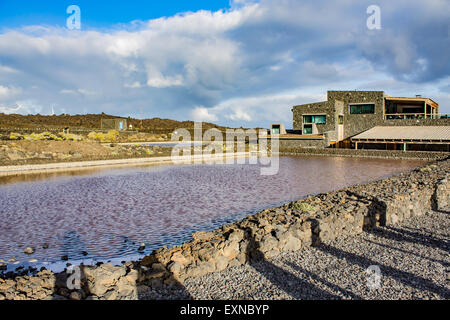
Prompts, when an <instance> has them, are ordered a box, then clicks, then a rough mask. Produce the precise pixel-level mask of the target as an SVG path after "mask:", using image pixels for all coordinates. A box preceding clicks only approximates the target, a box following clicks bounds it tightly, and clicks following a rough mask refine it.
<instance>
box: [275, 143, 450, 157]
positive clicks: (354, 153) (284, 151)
mask: <svg viewBox="0 0 450 320" xmlns="http://www.w3.org/2000/svg"><path fill="white" fill-rule="evenodd" d="M279 152H280V154H281V155H304V156H307V155H313V156H317V155H319V156H331V157H355V158H380V159H422V160H442V159H445V158H447V157H448V156H449V153H448V152H428V151H407V152H404V151H400V150H368V149H366V150H364V149H358V150H355V149H340V148H324V149H322V148H308V147H307V148H303V147H299V146H298V145H296V143H295V142H291V144H290V145H287V146H284V145H283V147H282V145H281V143H280V148H279Z"/></svg>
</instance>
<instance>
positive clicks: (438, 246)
mask: <svg viewBox="0 0 450 320" xmlns="http://www.w3.org/2000/svg"><path fill="white" fill-rule="evenodd" d="M449 209H450V208H449ZM449 211H450V210H448V211H446V212H435V211H434V212H429V213H428V214H426V215H424V216H422V217H416V218H412V219H409V220H408V221H404V222H403V223H401V224H398V225H396V226H391V227H383V228H380V229H378V230H376V231H373V232H370V233H363V234H361V235H359V236H356V237H346V238H344V237H343V238H340V239H338V240H335V241H332V242H330V243H326V244H322V245H320V246H319V247H310V248H305V249H302V250H300V251H296V252H289V253H283V254H281V255H280V256H278V257H276V258H273V259H268V260H264V261H259V262H257V263H252V264H251V265H244V266H239V267H233V268H230V269H227V270H225V271H222V272H219V273H214V274H208V275H206V276H203V277H200V278H196V279H189V280H187V281H186V283H185V287H184V288H183V289H181V290H172V291H167V290H161V291H159V292H145V293H142V298H145V299H180V298H194V299H245V300H247V299H450V281H449V280H450V277H449V271H450V270H449V269H450V268H449V267H450V255H449V251H450V212H449ZM369 266H378V268H379V270H380V272H381V276H380V278H377V277H376V275H374V274H373V273H371V274H368V273H367V272H366V269H367V268H368V267H369ZM373 268H374V270H375V269H376V268H377V267H373ZM377 280H379V288H378V289H370V288H369V285H374V286H376V285H377Z"/></svg>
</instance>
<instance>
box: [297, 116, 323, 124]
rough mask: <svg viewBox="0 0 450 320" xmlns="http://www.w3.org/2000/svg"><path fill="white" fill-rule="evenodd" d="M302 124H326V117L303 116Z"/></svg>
mask: <svg viewBox="0 0 450 320" xmlns="http://www.w3.org/2000/svg"><path fill="white" fill-rule="evenodd" d="M303 123H317V124H326V123H327V116H326V115H318V116H316V115H311V116H303Z"/></svg>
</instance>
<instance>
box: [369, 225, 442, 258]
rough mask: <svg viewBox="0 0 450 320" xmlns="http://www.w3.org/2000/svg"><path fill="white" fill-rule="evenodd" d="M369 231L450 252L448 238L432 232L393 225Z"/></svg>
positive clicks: (377, 234)
mask: <svg viewBox="0 0 450 320" xmlns="http://www.w3.org/2000/svg"><path fill="white" fill-rule="evenodd" d="M368 232H370V233H372V234H373V235H376V236H378V237H383V238H386V239H389V240H394V241H399V242H410V243H414V244H420V245H423V246H427V247H430V248H433V249H440V250H444V251H446V252H450V243H449V241H447V240H444V239H439V238H436V237H434V236H432V235H430V234H421V233H418V232H414V231H408V230H406V229H405V228H396V227H392V226H386V227H383V229H381V230H380V229H373V230H369V231H368Z"/></svg>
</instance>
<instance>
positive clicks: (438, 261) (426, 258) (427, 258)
mask: <svg viewBox="0 0 450 320" xmlns="http://www.w3.org/2000/svg"><path fill="white" fill-rule="evenodd" d="M364 241H366V242H368V243H371V244H374V245H377V246H380V247H383V248H386V249H389V250H395V251H398V252H402V253H405V254H408V255H414V256H416V257H419V258H421V259H424V260H428V261H431V262H436V263H440V264H442V265H443V266H444V267H450V263H448V262H446V261H442V260H437V259H433V258H430V257H426V256H424V255H421V254H418V253H417V252H413V251H409V250H404V249H401V248H396V247H394V246H390V245H387V244H384V243H380V242H376V241H371V240H367V239H364Z"/></svg>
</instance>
